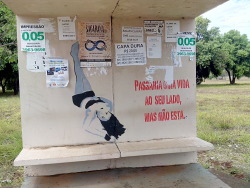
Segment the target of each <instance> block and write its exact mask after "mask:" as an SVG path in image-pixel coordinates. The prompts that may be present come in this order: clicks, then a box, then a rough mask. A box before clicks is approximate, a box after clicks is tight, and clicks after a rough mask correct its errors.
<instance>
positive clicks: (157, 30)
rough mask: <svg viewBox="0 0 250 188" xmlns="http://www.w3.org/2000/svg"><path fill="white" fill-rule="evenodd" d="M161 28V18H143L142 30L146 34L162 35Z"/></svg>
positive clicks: (162, 26)
mask: <svg viewBox="0 0 250 188" xmlns="http://www.w3.org/2000/svg"><path fill="white" fill-rule="evenodd" d="M163 28H164V21H163V20H144V31H145V33H146V34H157V35H162V33H163Z"/></svg>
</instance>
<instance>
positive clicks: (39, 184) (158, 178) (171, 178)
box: [22, 164, 230, 188]
mask: <svg viewBox="0 0 250 188" xmlns="http://www.w3.org/2000/svg"><path fill="white" fill-rule="evenodd" d="M66 187H67V188H82V187H83V188H230V187H229V186H228V185H226V184H225V183H223V182H222V181H221V180H220V179H218V178H217V177H216V176H214V175H212V174H211V173H210V172H208V171H207V170H205V169H204V168H203V167H201V166H200V165H199V164H189V165H178V166H167V167H149V168H123V169H113V170H105V171H94V172H84V173H77V174H67V175H58V176H50V177H26V178H25V182H24V183H23V185H22V188H66Z"/></svg>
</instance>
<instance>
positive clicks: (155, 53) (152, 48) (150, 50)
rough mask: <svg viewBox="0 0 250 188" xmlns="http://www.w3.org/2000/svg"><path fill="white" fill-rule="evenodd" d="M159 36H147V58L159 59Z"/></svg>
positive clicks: (160, 48) (160, 46) (160, 49)
mask: <svg viewBox="0 0 250 188" xmlns="http://www.w3.org/2000/svg"><path fill="white" fill-rule="evenodd" d="M161 51H162V45H161V36H147V57H148V58H161V53H162V52H161Z"/></svg>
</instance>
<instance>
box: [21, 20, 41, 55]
mask: <svg viewBox="0 0 250 188" xmlns="http://www.w3.org/2000/svg"><path fill="white" fill-rule="evenodd" d="M20 33H21V51H27V52H45V32H44V25H43V24H21V25H20Z"/></svg>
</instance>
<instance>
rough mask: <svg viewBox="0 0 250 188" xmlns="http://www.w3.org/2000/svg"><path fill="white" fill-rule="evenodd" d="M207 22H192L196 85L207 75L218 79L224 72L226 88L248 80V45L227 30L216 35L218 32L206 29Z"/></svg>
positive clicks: (237, 35)
mask: <svg viewBox="0 0 250 188" xmlns="http://www.w3.org/2000/svg"><path fill="white" fill-rule="evenodd" d="M209 23H210V20H208V19H207V18H203V17H197V18H196V31H197V33H198V38H197V65H196V83H197V84H200V83H201V82H202V81H203V80H205V79H206V78H208V77H209V76H210V74H212V75H213V76H214V77H218V76H220V75H221V74H222V72H223V70H224V69H225V70H226V72H227V73H228V76H229V80H230V84H234V83H235V79H236V78H237V79H239V78H240V77H242V76H248V77H249V76H250V42H249V41H248V39H247V36H246V35H245V34H243V35H241V34H240V32H239V31H236V30H231V31H229V32H227V33H225V34H224V35H220V31H219V28H211V29H210V30H209V29H208V26H209Z"/></svg>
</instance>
